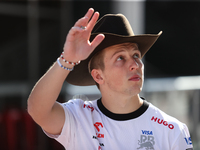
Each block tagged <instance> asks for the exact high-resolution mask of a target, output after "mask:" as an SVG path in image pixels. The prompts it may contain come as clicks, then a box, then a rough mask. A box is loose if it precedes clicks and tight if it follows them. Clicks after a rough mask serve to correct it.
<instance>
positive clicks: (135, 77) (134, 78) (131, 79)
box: [128, 75, 140, 81]
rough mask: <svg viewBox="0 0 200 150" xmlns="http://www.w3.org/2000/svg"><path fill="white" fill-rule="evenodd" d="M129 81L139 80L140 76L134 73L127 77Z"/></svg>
mask: <svg viewBox="0 0 200 150" xmlns="http://www.w3.org/2000/svg"><path fill="white" fill-rule="evenodd" d="M128 80H129V81H139V80H140V76H138V75H134V76H132V77H131V78H129V79H128Z"/></svg>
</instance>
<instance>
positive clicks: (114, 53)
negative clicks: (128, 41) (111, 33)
mask: <svg viewBox="0 0 200 150" xmlns="http://www.w3.org/2000/svg"><path fill="white" fill-rule="evenodd" d="M120 52H126V51H125V50H118V51H116V52H115V53H114V54H113V55H112V56H111V58H113V57H114V56H115V55H116V54H117V53H120Z"/></svg>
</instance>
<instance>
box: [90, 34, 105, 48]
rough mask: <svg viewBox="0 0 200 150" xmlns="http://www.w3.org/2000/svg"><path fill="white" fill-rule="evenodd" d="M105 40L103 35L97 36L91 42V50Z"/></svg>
mask: <svg viewBox="0 0 200 150" xmlns="http://www.w3.org/2000/svg"><path fill="white" fill-rule="evenodd" d="M104 38H105V35H104V34H98V35H97V36H96V37H95V38H94V39H93V41H92V42H91V46H92V49H93V50H94V49H95V48H96V47H97V46H98V45H99V44H100V43H101V42H102V41H103V40H104Z"/></svg>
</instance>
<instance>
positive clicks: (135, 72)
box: [102, 43, 144, 96]
mask: <svg viewBox="0 0 200 150" xmlns="http://www.w3.org/2000/svg"><path fill="white" fill-rule="evenodd" d="M104 66H105V68H104V70H103V71H102V77H103V80H104V82H103V83H104V85H103V86H104V87H106V88H107V89H108V90H111V91H114V92H118V93H119V92H120V93H122V94H126V95H127V94H128V95H132V96H133V95H136V94H139V93H140V92H141V90H142V85H143V78H144V75H143V74H144V65H143V63H142V60H141V53H140V51H139V49H138V46H137V44H134V43H132V44H131V45H130V43H125V44H119V45H114V46H111V47H108V48H106V49H105V50H104Z"/></svg>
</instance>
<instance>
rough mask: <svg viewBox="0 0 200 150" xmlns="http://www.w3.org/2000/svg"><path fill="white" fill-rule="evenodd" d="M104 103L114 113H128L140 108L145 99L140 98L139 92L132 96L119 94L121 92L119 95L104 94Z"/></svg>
mask: <svg viewBox="0 0 200 150" xmlns="http://www.w3.org/2000/svg"><path fill="white" fill-rule="evenodd" d="M102 104H103V105H104V107H106V108H107V109H108V110H109V111H111V112H112V113H116V114H127V113H131V112H134V111H136V110H137V109H139V108H140V107H141V106H142V104H143V100H141V99H140V97H139V94H137V95H134V96H130V97H128V96H127V97H125V96H124V95H123V96H119V94H118V95H117V97H115V96H113V97H112V96H111V95H109V96H105V95H102Z"/></svg>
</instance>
